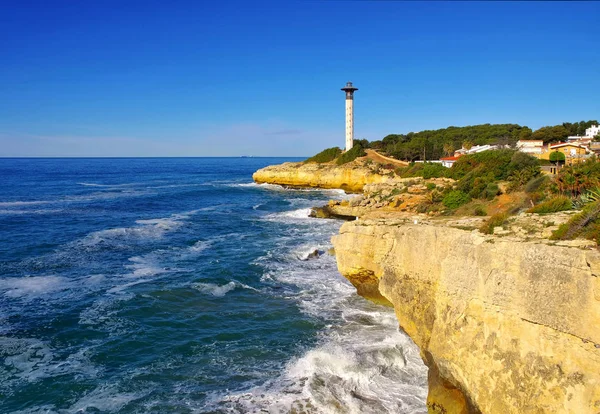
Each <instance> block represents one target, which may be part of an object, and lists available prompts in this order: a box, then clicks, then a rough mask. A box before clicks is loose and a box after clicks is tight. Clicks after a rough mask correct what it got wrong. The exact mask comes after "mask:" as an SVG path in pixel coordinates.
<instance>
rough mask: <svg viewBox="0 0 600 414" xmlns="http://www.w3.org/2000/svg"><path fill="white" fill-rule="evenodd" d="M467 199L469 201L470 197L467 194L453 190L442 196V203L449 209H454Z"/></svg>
mask: <svg viewBox="0 0 600 414" xmlns="http://www.w3.org/2000/svg"><path fill="white" fill-rule="evenodd" d="M469 201H471V197H469V195H468V194H466V193H464V192H462V191H460V190H453V191H450V192H449V193H448V194H446V195H445V196H444V198H443V200H442V203H443V204H444V205H445V206H446V207H448V208H449V209H452V210H454V209H457V208H459V207H460V206H462V205H463V204H466V203H468V202H469Z"/></svg>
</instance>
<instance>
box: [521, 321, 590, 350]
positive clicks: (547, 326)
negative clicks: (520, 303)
mask: <svg viewBox="0 0 600 414" xmlns="http://www.w3.org/2000/svg"><path fill="white" fill-rule="evenodd" d="M520 319H521V320H522V321H523V322H527V323H531V324H534V325H539V326H543V327H545V328H549V329H552V330H553V331H556V332H560V333H562V334H565V335H569V336H572V337H573V338H577V339H581V341H583V342H584V343H589V344H592V345H594V347H595V348H600V344H597V343H596V342H594V341H592V340H591V339H589V338H584V337H582V336H578V335H575V334H573V333H570V332H566V331H563V330H562V329H557V328H555V327H553V326H550V325H546V324H544V323H540V322H536V321H532V320H531V319H527V318H522V317H521V318H520Z"/></svg>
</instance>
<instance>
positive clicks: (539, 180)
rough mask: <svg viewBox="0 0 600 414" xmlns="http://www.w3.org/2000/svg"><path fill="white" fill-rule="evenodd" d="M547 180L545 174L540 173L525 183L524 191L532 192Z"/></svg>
mask: <svg viewBox="0 0 600 414" xmlns="http://www.w3.org/2000/svg"><path fill="white" fill-rule="evenodd" d="M548 181H549V178H548V176H546V175H541V176H539V177H536V178H532V179H531V180H529V182H528V183H527V184H525V192H526V193H534V192H536V191H537V190H538V189H541V187H542V186H544V185H545V184H547V183H548Z"/></svg>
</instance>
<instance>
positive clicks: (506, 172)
mask: <svg viewBox="0 0 600 414" xmlns="http://www.w3.org/2000/svg"><path fill="white" fill-rule="evenodd" d="M450 170H451V172H450V174H449V176H450V177H451V178H454V179H457V180H458V184H457V189H459V190H461V191H463V192H465V193H468V194H469V196H470V197H471V198H480V199H487V200H491V199H493V198H494V197H495V196H496V195H498V194H499V192H500V189H499V187H498V183H497V182H498V181H503V180H509V181H511V189H512V190H515V189H517V188H519V187H521V186H522V185H523V184H525V183H526V182H527V181H529V180H530V179H531V178H534V177H536V176H537V175H539V174H540V167H539V165H538V162H537V160H536V159H535V158H533V157H532V156H530V155H527V154H524V153H522V152H518V151H514V150H508V149H502V150H491V151H484V152H480V153H478V154H472V155H465V156H463V157H460V158H459V159H458V160H457V161H456V162H455V163H454V165H453V166H452V168H451V169H450Z"/></svg>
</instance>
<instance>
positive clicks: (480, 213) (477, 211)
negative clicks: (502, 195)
mask: <svg viewBox="0 0 600 414" xmlns="http://www.w3.org/2000/svg"><path fill="white" fill-rule="evenodd" d="M473 215H474V216H487V211H486V210H485V207H483V206H481V205H478V206H475V210H473Z"/></svg>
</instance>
